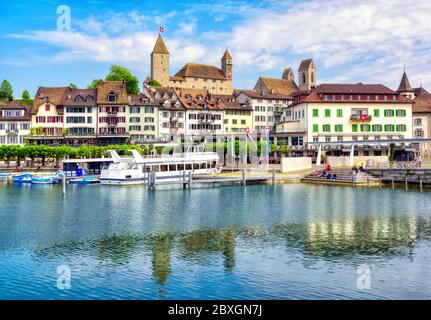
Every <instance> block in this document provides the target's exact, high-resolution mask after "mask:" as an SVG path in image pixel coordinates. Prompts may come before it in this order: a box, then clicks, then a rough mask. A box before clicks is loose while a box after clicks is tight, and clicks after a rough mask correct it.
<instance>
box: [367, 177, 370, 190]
mask: <svg viewBox="0 0 431 320" xmlns="http://www.w3.org/2000/svg"><path fill="white" fill-rule="evenodd" d="M367 187H368V188H369V187H370V177H367Z"/></svg>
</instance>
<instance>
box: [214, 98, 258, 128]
mask: <svg viewBox="0 0 431 320" xmlns="http://www.w3.org/2000/svg"><path fill="white" fill-rule="evenodd" d="M211 97H212V98H213V99H215V100H216V101H217V102H218V103H220V104H221V105H223V108H224V120H223V130H224V133H225V134H230V133H241V134H243V133H244V132H245V129H247V128H249V129H251V128H253V107H252V106H251V105H250V104H246V103H243V104H241V103H239V102H238V100H237V99H236V97H235V96H234V95H221V94H213V95H211Z"/></svg>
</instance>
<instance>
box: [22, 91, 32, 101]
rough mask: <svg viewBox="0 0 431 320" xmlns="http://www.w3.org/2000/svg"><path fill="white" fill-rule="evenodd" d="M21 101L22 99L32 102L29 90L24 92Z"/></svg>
mask: <svg viewBox="0 0 431 320" xmlns="http://www.w3.org/2000/svg"><path fill="white" fill-rule="evenodd" d="M21 99H22V100H30V99H31V97H30V92H28V90H27V89H25V90H24V91H23V92H22V96H21Z"/></svg>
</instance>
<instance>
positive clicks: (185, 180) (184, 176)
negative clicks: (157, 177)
mask: <svg viewBox="0 0 431 320" xmlns="http://www.w3.org/2000/svg"><path fill="white" fill-rule="evenodd" d="M186 187H187V177H186V172H185V171H183V189H185V188H186Z"/></svg>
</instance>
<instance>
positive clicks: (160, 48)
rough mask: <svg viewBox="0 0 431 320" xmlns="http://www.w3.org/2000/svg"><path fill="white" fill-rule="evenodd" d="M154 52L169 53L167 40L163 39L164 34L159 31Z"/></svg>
mask: <svg viewBox="0 0 431 320" xmlns="http://www.w3.org/2000/svg"><path fill="white" fill-rule="evenodd" d="M152 53H163V54H169V51H168V49H167V48H166V45H165V42H164V41H163V38H162V35H161V34H160V33H159V36H158V37H157V41H156V44H155V45H154V49H153V52H152Z"/></svg>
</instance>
